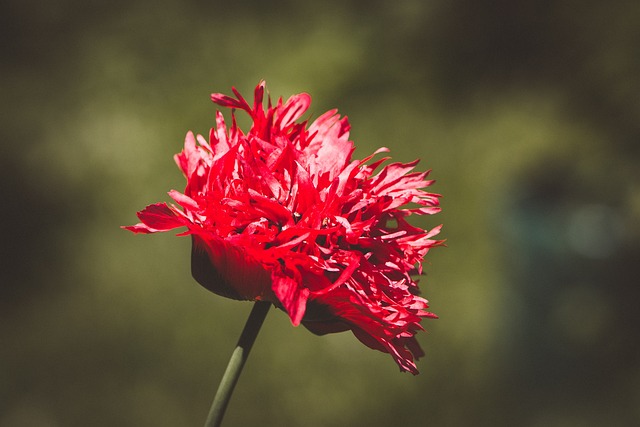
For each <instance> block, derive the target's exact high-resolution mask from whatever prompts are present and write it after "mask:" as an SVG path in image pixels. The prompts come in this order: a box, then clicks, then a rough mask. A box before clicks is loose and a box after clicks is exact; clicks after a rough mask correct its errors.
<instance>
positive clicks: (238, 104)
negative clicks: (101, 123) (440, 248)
mask: <svg viewBox="0 0 640 427" xmlns="http://www.w3.org/2000/svg"><path fill="white" fill-rule="evenodd" d="M233 92H234V94H235V98H234V97H230V96H226V95H222V94H213V95H211V99H212V100H213V102H215V103H216V104H218V105H220V106H222V107H228V108H231V109H232V115H231V117H232V122H231V125H230V126H228V125H227V123H225V120H224V118H223V115H222V114H221V113H220V112H219V111H218V112H217V115H216V126H215V127H214V128H213V129H211V131H210V134H209V140H208V141H207V140H206V139H205V138H204V137H203V136H201V135H198V136H194V135H193V133H191V132H189V133H187V136H186V139H185V143H184V149H183V150H182V152H181V153H179V154H177V155H176V156H175V161H176V163H177V164H178V166H179V167H180V169H181V170H182V172H183V173H184V175H185V177H186V179H187V186H186V189H185V190H184V192H182V193H180V192H178V191H176V190H171V191H170V192H169V195H170V196H171V197H172V198H173V200H175V202H177V204H178V205H179V206H176V205H175V204H170V205H168V204H166V203H157V204H153V205H150V206H147V207H146V208H145V209H144V210H142V211H141V212H138V217H139V219H140V221H141V223H139V224H137V225H133V226H128V227H124V228H126V229H128V230H131V231H133V232H135V233H155V232H160V231H168V230H171V229H174V228H179V227H186V231H185V232H183V233H181V234H180V235H190V236H191V238H192V257H191V259H192V261H191V269H192V274H193V276H194V278H195V279H196V280H197V281H198V282H199V283H200V284H201V285H202V286H204V287H205V288H207V289H209V290H210V291H212V292H214V293H216V294H219V295H222V296H225V297H228V298H233V299H238V300H265V301H270V302H272V303H274V304H275V305H276V306H277V307H279V308H281V309H282V310H284V311H285V312H286V313H287V314H288V315H289V317H290V319H291V322H292V323H293V325H296V326H297V325H299V324H301V323H302V324H303V325H304V326H305V327H307V328H308V329H309V330H310V331H311V332H313V333H316V334H319V335H323V334H327V333H333V332H341V331H347V330H351V331H352V332H353V334H354V335H355V336H356V337H357V338H358V339H359V340H360V341H362V342H363V343H364V344H366V345H367V346H369V347H371V348H374V349H377V350H380V351H383V352H386V353H390V354H391V355H392V356H393V358H394V360H395V361H396V363H397V364H398V365H399V366H400V368H401V369H402V370H404V371H409V372H412V373H414V374H417V373H418V370H417V368H416V365H415V363H414V359H417V358H419V357H420V356H422V355H424V353H423V351H422V349H421V348H420V346H419V344H418V342H417V340H416V338H415V334H416V333H417V332H418V331H419V330H421V329H422V327H421V326H420V321H421V320H422V319H423V318H425V317H431V318H433V317H436V316H435V315H434V314H432V313H430V312H428V311H427V308H428V305H427V300H425V299H424V298H422V297H420V296H418V294H419V289H418V285H417V282H416V280H414V279H413V278H412V275H413V274H419V273H421V272H422V267H421V262H422V260H423V257H424V256H425V254H426V253H427V252H428V251H429V249H430V248H432V247H434V246H437V245H439V244H440V243H441V241H438V240H434V238H433V237H434V236H435V235H436V234H438V232H439V230H440V227H436V228H434V229H432V230H430V231H426V230H423V229H421V228H418V227H415V226H412V225H410V224H409V222H407V220H406V217H407V216H409V215H411V214H415V215H424V214H434V213H436V212H439V210H440V208H439V201H438V198H439V197H440V196H439V195H437V194H433V193H429V192H426V191H425V190H424V188H426V187H428V186H429V185H431V183H432V182H433V181H429V180H427V179H426V177H427V175H428V172H412V170H413V169H414V167H415V166H416V164H417V163H418V162H417V161H414V162H411V163H407V164H402V163H391V164H388V165H386V166H382V165H383V163H384V162H385V161H387V160H388V158H382V159H379V160H376V161H373V160H372V159H373V157H374V156H375V155H376V154H378V153H381V152H386V151H388V150H387V149H386V148H381V149H379V150H378V151H376V152H375V153H374V154H373V155H371V156H369V157H367V158H366V159H364V160H352V159H351V155H352V153H353V150H354V146H353V143H352V142H351V141H350V140H349V128H350V125H349V122H348V121H347V118H346V117H342V118H341V117H340V116H339V115H338V114H337V111H336V110H331V111H328V112H326V113H325V114H323V115H321V116H320V117H319V118H318V119H316V120H315V121H314V122H313V123H311V124H310V125H309V124H308V122H307V121H302V120H301V118H302V116H303V115H304V113H305V112H306V111H307V109H308V108H309V105H310V103H311V98H310V96H309V95H308V94H306V93H302V94H298V95H294V96H292V97H291V98H289V99H288V100H287V101H286V102H283V100H282V98H280V99H279V100H278V101H277V103H276V104H275V105H272V103H271V99H270V98H268V102H267V107H266V109H265V106H264V105H263V104H264V98H265V83H264V82H261V83H260V84H259V85H258V86H257V87H256V89H255V94H254V102H253V105H250V104H249V103H248V102H247V101H246V100H245V99H244V98H243V97H242V95H240V93H239V92H238V91H236V89H235V88H234V89H233ZM235 110H244V111H245V112H246V113H248V114H249V115H250V117H251V119H252V125H251V128H250V129H249V131H248V132H247V133H243V131H242V130H241V129H240V128H239V127H238V125H237V123H236V120H235Z"/></svg>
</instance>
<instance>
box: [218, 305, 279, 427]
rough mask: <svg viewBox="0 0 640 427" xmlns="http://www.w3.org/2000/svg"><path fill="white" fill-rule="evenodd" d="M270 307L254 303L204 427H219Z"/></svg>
mask: <svg viewBox="0 0 640 427" xmlns="http://www.w3.org/2000/svg"><path fill="white" fill-rule="evenodd" d="M270 307H271V303H270V302H266V301H256V303H255V304H254V306H253V309H252V310H251V314H249V318H248V319H247V323H246V324H245V325H244V329H243V330H242V334H241V335H240V339H239V340H238V345H236V348H235V350H233V354H232V355H231V359H229V364H228V365H227V370H226V371H225V373H224V375H223V376H222V380H221V381H220V385H219V386H218V391H217V392H216V397H214V399H213V403H212V404H211V409H210V410H209V416H208V417H207V422H206V423H205V427H219V426H220V424H221V423H222V417H223V416H224V412H225V410H226V409H227V405H228V404H229V399H231V394H232V393H233V389H234V387H235V386H236V383H237V382H238V378H239V377H240V373H241V372H242V367H243V366H244V363H245V362H246V361H247V357H249V352H250V351H251V347H252V346H253V343H254V341H255V340H256V336H257V335H258V332H259V331H260V327H261V326H262V323H263V322H264V319H265V317H266V316H267V313H268V312H269V308H270Z"/></svg>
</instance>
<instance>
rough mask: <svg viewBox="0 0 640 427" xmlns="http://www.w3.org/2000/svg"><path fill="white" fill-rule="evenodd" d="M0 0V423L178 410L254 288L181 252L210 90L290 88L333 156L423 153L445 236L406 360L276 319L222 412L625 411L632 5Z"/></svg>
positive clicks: (344, 416) (639, 316)
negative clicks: (188, 171) (233, 289)
mask: <svg viewBox="0 0 640 427" xmlns="http://www.w3.org/2000/svg"><path fill="white" fill-rule="evenodd" d="M1 8H2V9H1V10H0V35H1V37H2V67H1V68H0V91H1V92H0V93H1V100H2V101H1V102H2V104H1V105H2V111H1V112H2V114H1V116H0V120H1V122H0V135H1V138H2V144H1V146H0V150H1V151H0V154H1V156H0V162H1V163H0V174H2V177H1V178H2V180H1V182H2V191H3V197H2V199H3V208H2V218H1V219H2V221H1V222H0V224H1V227H2V243H3V244H2V254H1V257H0V259H1V260H2V269H1V272H0V274H1V275H2V276H1V277H0V283H1V285H0V286H1V287H0V426H2V427H14V426H18V427H21V426H37V427H41V426H42V427H47V426H65V427H66V426H86V425H90V426H194V425H202V424H203V422H204V419H205V417H206V413H207V411H208V407H209V404H210V401H211V399H212V397H213V393H214V390H215V386H216V384H217V382H218V380H219V378H220V376H221V375H222V372H223V369H224V365H225V363H226V360H227V358H228V356H229V354H230V352H231V350H232V348H233V345H234V344H235V341H236V339H237V336H238V334H239V331H240V329H241V325H242V323H243V322H244V319H245V318H246V316H247V314H248V312H249V310H250V304H247V303H238V302H234V301H229V300H224V299H222V298H219V297H216V296H214V295H212V294H209V293H207V292H206V291H205V290H204V289H202V288H200V287H199V286H198V285H196V284H195V283H194V282H193V280H192V279H191V278H190V276H189V267H188V261H189V241H188V239H176V238H175V237H173V236H171V235H166V236H165V235H158V236H153V237H148V238H145V237H140V236H134V235H132V234H130V233H127V232H125V231H122V230H120V229H119V228H118V226H119V225H122V224H130V223H133V222H135V220H136V219H135V216H134V212H135V211H136V210H139V209H141V208H142V207H144V206H145V205H146V204H148V203H152V202H156V201H158V200H167V196H166V195H165V194H164V192H165V191H167V190H169V189H171V188H177V189H179V190H181V189H182V188H183V186H184V182H183V178H182V176H181V175H180V172H179V171H178V169H177V168H176V167H175V165H174V164H173V161H172V159H171V156H172V155H173V154H174V153H175V152H177V151H179V150H180V149H181V144H182V140H183V138H184V134H185V133H186V131H187V130H189V129H192V130H194V131H196V132H200V133H206V132H207V131H208V128H209V127H210V126H212V125H213V117H214V112H215V108H214V106H213V105H212V104H211V103H210V101H209V94H210V93H211V92H226V93H229V89H230V87H231V86H232V85H235V86H236V87H238V88H239V89H240V90H241V91H243V92H244V93H247V94H250V92H251V90H252V89H253V87H254V86H255V85H256V84H257V82H258V81H259V80H260V79H263V78H264V79H266V80H267V82H268V85H269V88H270V91H271V93H272V95H274V96H280V95H282V96H284V97H288V96H289V95H291V94H293V93H297V92H301V91H307V92H309V93H311V94H312V96H313V99H314V104H313V105H312V110H313V114H314V117H317V116H318V115H319V114H321V113H322V112H324V111H325V110H327V109H329V108H333V107H338V108H339V109H340V111H341V112H342V113H343V114H347V115H348V116H349V118H350V120H351V122H352V125H353V130H352V137H353V139H354V141H355V142H356V145H357V146H358V151H357V155H358V156H360V157H361V156H364V155H366V154H368V153H369V152H371V151H372V150H374V149H375V148H377V147H379V146H388V147H390V148H391V149H392V155H393V156H394V158H395V159H398V160H401V161H409V160H413V159H414V158H416V157H420V158H422V159H423V161H422V163H421V165H422V166H421V167H423V168H432V169H433V174H432V176H433V177H434V178H436V179H437V181H438V182H437V184H436V186H435V191H438V192H441V193H443V194H444V195H445V197H444V199H443V207H444V212H443V213H442V214H441V215H438V216H437V217H432V218H427V219H425V220H424V221H422V222H420V225H423V226H425V227H432V226H435V225H437V224H438V223H440V222H443V223H444V224H445V228H444V232H443V235H444V237H446V238H447V239H448V245H449V247H448V248H446V249H437V250H434V251H433V252H431V253H430V254H429V257H428V258H429V261H430V264H429V265H428V266H427V276H428V277H427V278H425V279H423V282H422V286H423V289H424V291H425V295H426V296H427V297H428V298H429V299H430V300H431V303H432V309H433V310H434V311H435V312H436V313H438V314H439V315H440V319H439V320H437V321H429V322H426V325H425V326H426V327H427V329H428V330H429V333H428V334H423V335H422V336H421V337H420V341H421V343H422V344H423V346H424V347H425V349H426V351H427V357H426V358H425V360H422V361H421V362H420V364H419V367H420V368H421V371H422V373H421V374H420V375H419V376H417V377H412V376H411V375H407V374H400V373H399V372H398V370H397V367H396V366H395V364H394V363H393V361H392V360H391V358H390V357H389V356H388V355H383V354H380V353H377V352H374V351H371V350H369V349H367V348H365V347H364V346H362V345H361V344H360V343H358V342H357V340H356V339H355V338H353V337H352V336H350V335H348V334H339V335H332V336H328V337H323V338H318V337H315V336H312V335H311V334H309V333H308V332H307V331H306V330H304V329H302V328H292V327H291V325H290V323H289V321H288V320H287V318H286V316H285V315H283V313H280V312H275V311H274V312H272V313H271V314H270V316H269V318H268V319H267V322H266V323H265V326H264V329H263V331H262V333H261V335H260V337H259V339H258V342H257V344H256V346H255V348H254V350H253V353H252V356H251V358H250V360H249V363H248V364H247V367H246V370H245V372H244V374H243V377H242V378H241V380H240V383H239V385H238V388H237V390H236V394H235V395H234V398H233V400H232V402H231V406H230V408H229V412H228V414H227V420H226V421H227V425H229V426H232V425H258V424H259V425H274V426H276V425H277V426H300V425H305V426H388V425H415V426H430V425H443V426H468V425H474V426H496V425H505V426H506V425H508V426H580V427H583V426H602V425H616V426H627V425H628V426H631V425H638V424H639V423H640V409H639V408H640V354H639V353H640V348H639V347H640V346H639V340H638V327H639V326H640V309H638V307H637V305H638V300H639V297H640V287H639V286H638V283H640V281H639V280H638V274H637V265H638V262H639V261H640V173H639V172H638V169H639V168H638V161H639V160H640V149H639V142H640V50H639V49H640V25H638V22H640V2H624V1H618V2H599V1H591V0H588V1H580V2H578V1H570V0H561V1H555V2H551V1H525V2H511V1H506V0H496V1H488V0H485V1H462V0H448V1H444V0H436V1H427V2H424V1H418V0H414V1H402V0H400V1H396V2H389V1H367V2H363V1H344V0H342V1H328V2H294V1H288V2H287V1H271V2H257V1H256V2H249V3H243V4H238V2H216V1H210V2H204V1H178V0H163V1H159V2H150V1H142V0H139V1H121V0H115V1H109V2H106V1H99V0H94V1H91V0H90V1H79V0H58V1H54V2H47V1H38V0H29V1H8V2H3V3H2V6H1Z"/></svg>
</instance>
